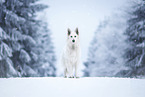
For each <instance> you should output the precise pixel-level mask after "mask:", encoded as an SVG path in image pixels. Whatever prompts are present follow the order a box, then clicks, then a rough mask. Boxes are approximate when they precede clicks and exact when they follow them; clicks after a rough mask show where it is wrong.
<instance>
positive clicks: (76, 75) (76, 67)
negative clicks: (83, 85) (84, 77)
mask: <svg viewBox="0 0 145 97" xmlns="http://www.w3.org/2000/svg"><path fill="white" fill-rule="evenodd" d="M75 77H76V78H79V76H78V64H76V65H75Z"/></svg>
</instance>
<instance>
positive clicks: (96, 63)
mask: <svg viewBox="0 0 145 97" xmlns="http://www.w3.org/2000/svg"><path fill="white" fill-rule="evenodd" d="M125 28H126V23H125V19H124V18H123V17H122V16H121V15H120V14H115V15H113V16H112V17H111V18H108V19H105V20H104V21H103V22H102V23H100V25H99V26H98V29H97V31H96V32H95V35H94V38H93V40H92V42H91V45H90V48H89V52H88V60H87V62H85V63H84V64H85V66H86V68H85V70H84V76H120V75H119V72H120V71H121V70H125V69H127V68H126V66H125V63H124V62H125V59H124V52H125V49H126V47H127V44H126V42H125V40H126V36H125V35H124V34H123V33H124V31H125Z"/></svg>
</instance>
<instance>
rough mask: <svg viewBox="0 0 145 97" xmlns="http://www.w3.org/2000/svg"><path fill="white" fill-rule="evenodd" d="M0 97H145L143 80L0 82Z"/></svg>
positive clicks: (2, 79)
mask: <svg viewBox="0 0 145 97" xmlns="http://www.w3.org/2000/svg"><path fill="white" fill-rule="evenodd" d="M0 97H145V79H129V78H106V77H94V78H92V77H90V78H79V79H70V78H60V77H46V78H8V79H6V78H1V79H0Z"/></svg>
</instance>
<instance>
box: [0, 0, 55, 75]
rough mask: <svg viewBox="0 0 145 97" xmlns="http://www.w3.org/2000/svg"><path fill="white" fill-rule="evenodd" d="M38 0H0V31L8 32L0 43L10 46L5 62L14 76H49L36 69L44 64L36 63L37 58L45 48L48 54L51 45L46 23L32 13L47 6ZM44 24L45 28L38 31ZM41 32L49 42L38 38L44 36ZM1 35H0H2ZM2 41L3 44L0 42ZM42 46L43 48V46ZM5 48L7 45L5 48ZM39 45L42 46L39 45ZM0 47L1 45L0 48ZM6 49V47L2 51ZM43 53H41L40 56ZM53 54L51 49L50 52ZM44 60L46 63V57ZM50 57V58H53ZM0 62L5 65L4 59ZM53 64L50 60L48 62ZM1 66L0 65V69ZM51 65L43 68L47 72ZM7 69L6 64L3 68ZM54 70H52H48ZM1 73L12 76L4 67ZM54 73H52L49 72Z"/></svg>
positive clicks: (38, 59)
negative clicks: (12, 69) (13, 71)
mask: <svg viewBox="0 0 145 97" xmlns="http://www.w3.org/2000/svg"><path fill="white" fill-rule="evenodd" d="M36 1H38V0H1V1H0V27H1V29H2V31H1V32H3V33H5V34H6V35H8V37H9V38H8V39H5V40H2V42H1V44H0V45H1V47H4V46H5V48H7V50H10V51H9V53H10V55H9V56H7V58H9V60H8V62H9V64H11V66H13V68H14V70H15V71H17V76H25V77H26V76H51V74H49V75H48V74H47V75H45V74H42V73H40V72H39V71H40V70H41V67H42V66H44V64H39V63H40V62H41V61H44V58H45V57H48V56H45V55H43V54H45V53H43V52H47V54H48V55H51V54H52V52H53V50H52V52H49V51H51V50H50V49H53V48H51V47H49V46H51V45H52V43H51V41H50V40H51V39H50V33H48V32H46V31H48V30H46V29H47V27H46V26H45V27H44V26H41V25H42V24H45V23H42V22H41V21H40V20H37V19H36V13H37V12H39V11H42V10H43V9H45V8H47V6H45V5H42V4H37V3H36ZM42 28H44V29H45V30H46V31H44V30H43V31H44V32H43V31H40V29H42ZM44 33H48V34H47V36H46V38H45V41H49V42H48V43H49V45H48V44H47V45H46V43H45V42H41V44H38V42H39V41H42V40H44V39H43V38H44V36H43V35H44ZM2 38H3V36H2ZM4 43H5V44H4ZM42 47H43V48H46V49H45V50H43V48H42ZM8 48H9V49H8ZM40 48H42V49H40ZM1 49H2V48H1ZM3 52H4V53H6V52H7V51H3ZM41 56H45V57H41ZM53 56H54V53H53ZM46 59H49V60H48V61H46V62H45V63H48V64H50V63H49V62H50V60H51V59H50V58H46ZM53 61H54V60H51V62H53ZM0 65H1V66H3V67H4V66H6V64H5V63H1V64H0ZM51 65H54V64H51ZM3 67H1V68H0V69H2V68H3ZM49 67H50V68H52V66H50V65H47V66H46V67H45V68H47V70H48V71H46V70H45V71H44V72H45V73H46V72H50V70H51V69H48V68H49ZM7 69H9V68H7ZM51 71H53V72H55V68H54V70H51ZM3 73H5V76H4V77H9V76H13V75H12V74H10V75H9V76H7V75H6V73H7V71H4V72H3ZM52 75H54V73H53V74H52Z"/></svg>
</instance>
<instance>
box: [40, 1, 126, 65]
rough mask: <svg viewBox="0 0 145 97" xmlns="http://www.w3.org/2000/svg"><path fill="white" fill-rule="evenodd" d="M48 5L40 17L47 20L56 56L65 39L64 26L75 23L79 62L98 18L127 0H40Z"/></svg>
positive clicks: (58, 54) (61, 48)
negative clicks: (78, 39) (77, 30)
mask: <svg viewBox="0 0 145 97" xmlns="http://www.w3.org/2000/svg"><path fill="white" fill-rule="evenodd" d="M42 1H43V2H44V3H45V4H47V5H49V8H48V9H46V10H45V11H44V12H43V18H42V19H45V20H46V21H47V22H48V24H49V26H48V27H49V29H50V31H51V32H52V39H53V43H54V47H55V53H56V56H57V59H58V60H59V59H60V56H61V52H62V50H63V47H64V45H65V43H66V35H67V28H70V29H71V30H75V28H76V27H78V29H79V32H80V42H81V44H80V45H81V51H82V62H84V61H85V60H86V59H87V55H88V47H89V45H90V42H91V40H92V38H93V35H94V32H95V31H96V29H97V26H98V24H99V22H100V21H102V20H103V19H104V18H105V17H108V16H110V15H111V14H112V13H113V12H115V11H116V10H118V9H120V8H121V7H123V6H124V5H125V2H127V0H42ZM42 1H41V2H42Z"/></svg>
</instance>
